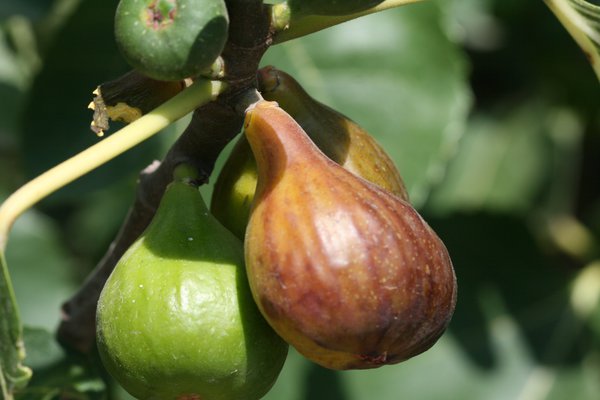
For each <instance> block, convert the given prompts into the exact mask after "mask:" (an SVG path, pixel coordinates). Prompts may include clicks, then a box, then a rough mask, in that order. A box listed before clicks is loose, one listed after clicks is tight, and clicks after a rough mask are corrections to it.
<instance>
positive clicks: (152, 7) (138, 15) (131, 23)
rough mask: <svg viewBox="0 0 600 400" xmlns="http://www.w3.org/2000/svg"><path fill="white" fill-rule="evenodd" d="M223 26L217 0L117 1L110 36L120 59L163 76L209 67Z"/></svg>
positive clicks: (188, 73)
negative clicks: (112, 34)
mask: <svg viewBox="0 0 600 400" xmlns="http://www.w3.org/2000/svg"><path fill="white" fill-rule="evenodd" d="M228 27H229V17H228V14H227V8H226V7H225V2H224V1H223V0H121V1H120V2H119V5H118V6H117V10H116V13H115V39H116V41H117V45H118V46H119V49H120V50H121V53H122V54H123V57H124V58H125V60H126V61H127V62H128V63H129V64H130V65H131V66H133V67H134V68H136V69H137V70H138V71H139V72H141V73H143V74H144V75H147V76H149V77H150V78H153V79H157V80H163V81H176V80H182V79H185V78H189V77H194V76H196V75H198V74H200V73H202V72H206V71H207V70H209V69H210V67H211V65H212V64H213V62H214V61H215V60H216V59H217V58H218V56H219V55H220V54H221V51H222V50H223V47H224V46H225V42H226V40H227V31H228Z"/></svg>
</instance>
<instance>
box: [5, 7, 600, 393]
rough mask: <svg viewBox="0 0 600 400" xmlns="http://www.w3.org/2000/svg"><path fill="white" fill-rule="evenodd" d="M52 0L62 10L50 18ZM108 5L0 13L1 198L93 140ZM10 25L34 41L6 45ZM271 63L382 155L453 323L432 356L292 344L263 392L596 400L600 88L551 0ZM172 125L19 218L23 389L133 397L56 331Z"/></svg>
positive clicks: (401, 28)
mask: <svg viewBox="0 0 600 400" xmlns="http://www.w3.org/2000/svg"><path fill="white" fill-rule="evenodd" d="M59 3H60V4H62V7H66V6H67V5H69V4H70V7H73V8H69V7H66V9H67V11H63V12H58V11H57V8H58V7H57V5H58V4H59ZM115 4H116V0H111V1H108V2H97V1H92V0H82V1H81V2H79V1H77V0H61V1H58V2H56V3H53V7H49V6H48V2H43V1H34V0H29V1H27V2H25V1H23V2H20V1H19V2H16V3H15V2H14V1H9V2H2V3H1V4H0V16H2V17H1V18H0V105H1V107H0V195H2V196H6V195H8V193H10V192H11V191H13V190H14V189H15V188H16V187H17V186H18V185H20V184H21V183H23V182H24V181H25V180H26V179H27V178H28V177H31V176H32V175H34V174H36V173H38V172H40V171H42V170H43V169H45V168H47V167H49V166H51V165H54V164H55V163H57V162H58V161H60V160H62V159H63V158H64V157H67V156H69V155H71V154H74V153H75V152H77V151H79V150H80V149H82V148H84V147H87V146H88V145H89V144H91V143H93V142H95V141H96V140H98V139H97V138H95V137H94V135H93V134H92V133H91V132H89V130H88V125H89V121H90V117H91V112H89V111H88V110H86V109H85V107H86V105H87V104H88V102H89V101H90V99H91V90H93V88H94V87H95V86H96V85H97V84H98V83H100V82H102V81H105V80H107V79H112V78H114V77H116V75H118V74H119V73H120V72H122V71H124V70H125V69H126V68H127V67H126V65H125V64H124V63H123V61H122V60H121V58H120V56H119V54H118V52H117V51H116V47H115V45H114V39H113V38H112V27H111V25H112V13H113V12H114V6H115ZM594 4H596V3H594ZM15 17H17V18H15ZM50 21H54V22H52V23H51V22H50ZM28 26H29V28H27V27H28ZM22 31H24V32H30V33H33V35H34V36H33V41H28V40H23V41H19V40H18V39H16V36H15V34H16V32H22ZM36 60H37V61H36ZM266 64H273V65H275V66H276V67H278V68H281V69H283V70H285V71H286V72H289V73H291V74H292V75H293V76H294V77H295V78H296V79H298V80H299V81H300V82H301V84H302V85H303V86H305V88H306V89H307V90H308V91H309V93H310V94H311V95H313V96H314V97H316V98H318V99H319V100H321V101H323V102H324V103H326V104H328V105H330V106H332V107H334V108H335V109H337V110H339V111H341V112H343V113H344V114H346V115H348V116H349V117H351V118H352V119H354V120H355V121H357V122H358V123H360V124H361V125H362V126H364V127H365V128H366V129H367V130H369V131H370V132H371V133H372V134H373V135H374V136H375V137H376V138H377V140H378V141H379V142H380V143H381V144H382V145H383V146H384V147H385V149H386V150H387V151H388V152H389V153H390V154H391V155H392V157H393V158H394V161H395V162H396V163H397V164H398V166H399V167H400V170H401V172H402V174H403V176H404V178H405V180H406V182H407V184H408V186H409V189H410V192H411V198H412V200H413V201H414V202H415V204H416V205H417V206H418V207H419V210H420V212H421V213H422V214H423V215H424V217H425V218H426V220H427V221H428V222H429V223H430V224H431V225H432V227H433V228H434V229H435V230H436V231H437V232H438V234H439V235H440V237H442V239H443V240H444V242H445V243H446V245H447V247H448V249H449V251H450V254H451V257H452V259H453V263H454V266H455V269H456V274H457V278H458V284H459V293H458V304H457V309H456V313H455V316H454V319H453V321H452V323H451V325H450V328H449V331H448V332H447V333H446V334H445V335H444V336H443V338H442V339H441V340H440V341H439V342H438V343H437V344H436V345H435V346H434V347H433V348H432V349H430V350H429V351H427V352H426V353H424V354H422V355H419V356H417V357H415V358H413V359H411V360H409V361H407V362H405V363H402V364H399V365H395V366H387V367H383V368H380V369H376V370H369V371H346V372H334V371H330V370H325V369H322V368H320V367H318V366H316V365H314V364H312V363H310V362H308V361H307V360H306V359H304V358H303V357H302V356H300V355H298V354H297V353H295V352H294V351H292V352H291V354H290V357H289V359H288V360H287V362H286V365H285V367H284V371H283V373H282V375H281V376H280V378H279V380H278V381H277V383H276V384H275V386H274V388H273V390H272V391H271V392H270V393H269V394H268V395H267V397H266V398H267V399H277V400H279V399H281V400H305V399H307V400H308V399H310V400H319V399H327V400H362V399H365V400H371V399H373V398H374V396H375V397H376V398H378V399H382V400H387V399H390V400H397V399H399V398H408V399H415V400H430V399H431V400H435V399H440V398H443V399H446V398H449V399H466V400H469V399H477V400H479V399H499V400H504V399H511V400H513V399H521V400H537V399H556V400H563V399H565V398H569V399H570V398H573V399H578V400H580V399H581V400H588V399H590V400H595V399H596V398H597V394H598V393H600V381H599V380H598V376H600V350H599V349H600V309H599V308H598V307H599V306H598V301H597V299H598V296H599V293H600V289H598V287H599V286H598V285H597V283H596V282H597V278H595V277H596V275H595V273H594V271H596V269H594V268H597V267H594V266H596V265H598V264H597V263H598V259H599V258H600V252H599V251H598V249H599V248H600V239H599V237H600V101H599V100H600V97H599V93H598V84H597V77H596V76H595V75H594V72H593V70H592V69H591V68H590V66H589V63H588V60H587V58H586V57H585V55H583V54H582V52H581V50H580V48H579V47H578V46H577V44H576V43H575V42H573V40H572V38H571V37H569V35H568V34H567V32H565V29H564V27H563V26H562V25H561V24H560V22H559V21H558V20H557V19H556V17H555V15H554V14H553V13H552V12H551V11H550V9H549V8H548V7H547V6H546V4H544V3H543V2H532V1H522V0H454V1H450V2H449V1H428V2H423V3H419V4H413V5H410V6H405V7H401V8H400V9H397V10H390V11H386V12H384V13H380V14H376V15H371V16H368V17H364V18H361V19H357V20H354V21H351V22H348V23H346V24H343V25H340V26H337V27H335V28H331V29H328V30H325V31H322V32H319V33H315V34H314V35H311V36H308V37H305V38H301V39H298V40H294V41H291V42H289V43H285V44H283V45H279V46H276V47H273V48H272V49H270V51H269V52H268V54H267V56H266V58H265V59H264V61H263V65H266ZM182 126H185V122H183V123H182V124H180V125H178V126H175V127H174V128H173V129H172V130H171V131H169V132H165V133H163V134H161V135H159V136H158V137H157V138H156V140H155V141H153V142H150V143H148V144H146V145H145V146H142V147H140V148H138V149H136V150H135V151H133V152H129V153H127V154H125V155H124V156H123V157H122V158H121V159H119V160H115V162H114V163H111V164H109V165H107V166H106V167H105V168H103V169H101V170H99V171H97V172H96V173H95V174H93V175H90V176H88V177H86V178H84V179H82V180H81V181H79V182H78V183H76V184H75V185H73V186H70V187H68V188H66V189H65V190H62V191H61V192H59V193H58V194H57V195H55V196H54V197H53V198H52V199H47V200H45V201H44V202H42V203H41V204H40V205H39V206H38V207H37V208H36V210H35V211H33V212H30V213H28V214H27V215H25V216H24V217H23V219H22V220H20V221H19V222H18V223H17V225H16V226H15V234H14V236H13V237H11V239H10V242H9V246H8V250H7V256H8V260H9V266H10V268H11V272H12V273H13V275H14V283H15V290H16V294H17V298H18V300H19V305H20V306H21V308H22V311H23V312H22V317H23V319H24V321H25V322H26V323H27V325H28V326H29V328H27V329H26V330H25V340H26V342H27V348H28V356H27V358H26V360H25V362H26V363H27V364H28V365H31V366H32V367H33V369H34V375H33V380H32V383H31V385H30V386H29V387H28V389H27V390H26V391H24V392H22V393H21V397H20V398H22V399H36V400H37V399H52V400H54V399H60V398H74V399H100V398H107V399H118V400H125V399H131V397H130V396H129V395H127V394H126V393H124V391H123V390H122V389H121V388H119V387H118V385H116V384H115V383H114V381H112V380H111V379H110V378H109V377H108V376H107V375H106V373H105V372H104V371H103V370H102V367H101V364H100V362H99V361H98V359H97V358H94V357H93V356H92V357H90V358H80V357H76V356H74V355H72V354H66V353H65V352H64V351H63V350H62V349H61V348H60V347H59V346H58V345H57V344H56V343H55V341H54V339H53V329H54V328H55V326H56V323H57V321H58V318H59V312H58V306H59V304H60V303H61V301H63V300H64V299H66V297H67V296H68V295H69V294H71V293H73V291H74V290H75V288H76V286H77V285H78V283H79V282H81V281H82V280H83V279H84V277H85V275H86V274H87V272H88V271H89V270H90V269H91V268H92V267H93V265H94V264H95V263H96V262H97V261H98V259H99V258H100V257H101V256H102V254H103V252H104V251H105V249H106V247H107V246H108V243H109V242H110V240H111V239H112V237H113V236H114V234H115V233H116V230H117V229H118V226H119V224H120V221H121V220H122V218H123V217H124V215H125V212H126V210H127V208H128V206H129V204H130V202H131V200H132V199H133V195H134V193H133V191H134V187H135V177H136V174H137V171H138V170H139V169H141V168H142V167H144V166H145V165H146V164H148V163H149V162H150V160H152V159H153V158H156V157H161V156H162V154H164V152H165V151H166V148H167V147H168V145H169V144H170V143H171V142H172V141H173V139H174V138H175V137H176V136H177V134H178V133H179V132H181V129H182ZM225 157H226V152H225V153H224V154H223V155H222V156H221V157H220V160H219V163H218V166H220V165H222V161H223V159H224V158H225ZM218 166H217V170H216V171H215V173H217V172H218V168H219V167H218ZM213 180H214V178H213ZM210 190H211V188H210V185H209V186H207V187H205V188H203V192H204V193H205V194H207V195H209V194H210ZM205 198H206V199H208V198H209V197H208V196H206V197H205ZM560 221H569V223H568V224H560V223H559V224H557V222H560ZM573 227H575V228H573ZM573 232H577V233H576V234H573ZM565 238H567V239H568V240H567V242H568V243H566V242H564V241H563V240H564V239H565ZM590 271H592V272H590ZM582 310H586V311H585V312H583V311H582Z"/></svg>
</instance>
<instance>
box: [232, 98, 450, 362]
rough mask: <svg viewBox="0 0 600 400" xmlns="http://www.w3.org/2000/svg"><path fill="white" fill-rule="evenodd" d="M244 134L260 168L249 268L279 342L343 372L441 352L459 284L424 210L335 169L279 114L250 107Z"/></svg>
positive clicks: (261, 105) (268, 106)
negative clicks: (436, 348)
mask: <svg viewBox="0 0 600 400" xmlns="http://www.w3.org/2000/svg"><path fill="white" fill-rule="evenodd" d="M244 132H245V135H246V137H247V138H248V141H249V143H250V146H251V148H252V151H253V153H254V156H255V158H256V163H257V167H258V185H257V189H256V193H255V198H254V202H253V208H252V211H251V215H250V220H249V223H248V227H247V230H246V236H245V259H246V268H247V271H248V278H249V281H250V287H251V290H252V294H253V296H254V299H255V301H256V302H257V304H258V306H259V308H260V310H261V312H262V313H263V315H264V316H265V318H266V319H267V321H268V322H269V323H270V324H271V326H272V327H273V328H274V329H275V331H276V332H277V333H279V335H280V336H282V337H283V338H284V339H285V340H286V341H287V342H288V343H290V344H291V345H293V346H294V347H295V348H296V349H297V350H298V351H299V352H300V353H301V354H303V355H304V356H306V357H307V358H309V359H310V360H312V361H314V362H316V363H318V364H320V365H322V366H324V367H327V368H332V369H363V368H374V367H379V366H381V365H385V364H394V363H398V362H400V361H403V360H406V359H408V358H410V357H413V356H415V355H417V354H419V353H421V352H423V351H425V350H427V349H428V348H430V347H431V346H432V345H433V344H434V343H435V342H436V341H437V340H438V338H439V337H440V336H441V335H442V333H443V332H444V331H445V329H446V327H447V325H448V323H449V321H450V319H451V316H452V313H453V310H454V306H455V302H456V278H455V275H454V270H453V267H452V263H451V261H450V257H449V255H448V252H447V250H446V247H445V246H444V244H443V243H442V241H441V240H440V238H439V237H438V236H437V235H436V234H435V233H434V231H433V230H432V229H431V228H430V227H429V226H428V225H427V223H426V222H425V221H424V220H423V219H422V218H421V216H420V215H419V214H418V213H417V211H416V210H415V209H414V208H413V207H412V206H411V205H410V204H409V203H408V202H407V201H405V200H404V199H402V198H400V197H398V196H395V195H393V194H391V193H389V192H388V191H385V190H383V189H381V188H379V187H377V186H376V185H374V184H372V183H370V182H368V181H366V180H364V179H362V178H360V177H358V176H356V175H355V174H353V173H351V172H349V171H347V170H346V169H344V168H342V167H341V166H339V165H338V164H336V163H335V162H333V161H331V160H330V159H329V158H327V157H326V156H325V155H324V154H323V153H322V152H321V151H320V150H319V149H318V148H317V147H316V146H315V145H314V144H313V142H312V141H311V140H310V138H309V137H308V136H307V134H306V133H305V132H304V130H303V129H302V128H301V127H300V125H298V124H297V123H296V121H295V120H294V119H293V118H292V117H291V116H290V115H289V114H287V113H286V112H285V111H284V110H283V109H281V108H280V107H278V105H277V103H274V102H268V101H260V102H258V103H256V104H255V105H254V106H253V107H252V108H250V109H249V110H248V112H247V116H246V121H245V127H244Z"/></svg>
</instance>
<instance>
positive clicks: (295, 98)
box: [211, 67, 408, 238]
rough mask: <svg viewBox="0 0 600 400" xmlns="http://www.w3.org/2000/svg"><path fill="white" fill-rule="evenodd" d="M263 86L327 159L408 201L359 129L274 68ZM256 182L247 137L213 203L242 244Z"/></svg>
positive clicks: (263, 76)
mask: <svg viewBox="0 0 600 400" xmlns="http://www.w3.org/2000/svg"><path fill="white" fill-rule="evenodd" d="M258 83H259V89H260V91H261V93H262V95H263V97H264V98H265V99H266V100H271V101H276V102H277V103H278V104H279V106H280V107H281V108H283V109H284V110H285V111H286V112H287V113H288V114H290V115H291V116H292V118H294V120H296V122H298V123H299V124H300V126H301V127H302V128H303V129H304V131H305V132H306V133H307V134H308V135H309V136H310V138H311V139H312V140H313V141H314V143H315V144H316V145H317V146H318V147H319V149H320V150H321V151H322V152H323V153H325V154H326V155H327V157H329V158H331V159H332V160H333V161H335V162H336V163H338V164H340V165H341V166H343V167H344V168H345V169H347V170H349V171H351V172H353V173H355V174H356V175H358V176H360V177H362V178H364V179H366V180H368V181H370V182H372V183H374V184H376V185H377V186H380V187H382V188H383V189H386V190H388V191H390V192H392V193H394V194H396V195H398V196H400V197H401V198H403V199H405V200H408V193H407V191H406V187H405V186H404V182H403V181H402V177H401V176H400V172H398V169H397V168H396V166H395V165H394V162H393V161H392V160H391V159H390V157H389V156H388V155H387V153H386V152H385V150H384V149H383V148H382V147H381V146H380V145H379V144H378V143H377V142H376V141H375V139H373V137H372V136H371V135H370V134H369V133H368V132H367V131H365V130H364V129H363V128H361V127H360V126H359V125H358V124H357V123H355V122H354V121H352V120H351V119H349V118H348V117H346V116H344V115H342V114H340V113H339V112H337V111H335V110H333V109H331V108H330V107H327V106H326V105H324V104H322V103H320V102H318V101H317V100H315V99H314V98H312V97H311V96H310V95H309V94H308V93H307V92H306V91H305V90H304V89H303V88H302V86H300V84H299V83H298V82H297V81H296V80H295V79H294V78H293V77H291V76H290V75H289V74H287V73H285V72H283V71H281V70H278V69H275V68H274V67H265V68H263V69H261V70H260V71H259V73H258ZM256 180H257V176H256V161H255V160H254V156H253V155H252V151H251V150H250V146H249V145H248V141H247V140H246V138H245V137H244V136H242V137H240V139H239V140H238V141H237V143H236V144H235V147H234V148H233V150H232V152H231V154H230V156H229V158H228V159H227V161H226V163H225V165H224V166H223V169H222V170H221V173H220V174H219V176H218V178H217V181H216V182H215V187H214V191H213V197H212V201H211V211H212V212H213V214H214V215H215V217H217V219H219V221H221V223H222V224H223V225H225V226H226V227H227V228H228V229H230V230H231V231H232V232H233V233H235V234H236V236H238V237H240V238H243V236H244V232H245V231H246V225H247V223H248V217H249V215H250V208H251V205H252V200H253V198H254V191H255V190H256Z"/></svg>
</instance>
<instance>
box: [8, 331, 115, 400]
mask: <svg viewBox="0 0 600 400" xmlns="http://www.w3.org/2000/svg"><path fill="white" fill-rule="evenodd" d="M24 339H25V343H26V345H27V358H26V359H25V360H26V362H27V364H28V365H30V366H31V368H32V369H33V371H34V373H33V378H32V379H31V382H30V384H29V385H28V386H27V387H26V388H24V389H22V390H19V391H18V392H17V393H16V395H15V398H16V399H17V400H57V399H73V400H92V399H94V400H100V399H106V385H105V384H104V382H103V381H102V379H101V378H100V376H99V373H98V371H97V369H96V368H95V367H94V363H95V362H98V360H94V359H90V358H83V357H81V356H76V355H74V354H66V353H65V352H64V350H63V349H62V348H61V347H60V346H59V345H58V344H57V343H56V341H55V339H54V335H52V334H51V333H50V332H49V331H47V330H46V329H40V328H31V327H25V329H24Z"/></svg>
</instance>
